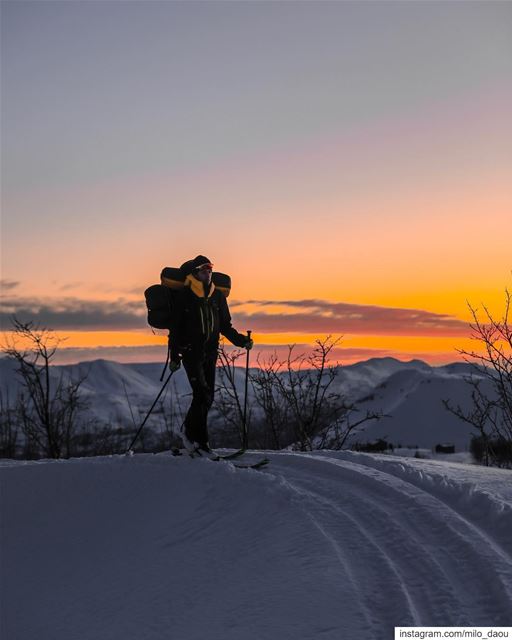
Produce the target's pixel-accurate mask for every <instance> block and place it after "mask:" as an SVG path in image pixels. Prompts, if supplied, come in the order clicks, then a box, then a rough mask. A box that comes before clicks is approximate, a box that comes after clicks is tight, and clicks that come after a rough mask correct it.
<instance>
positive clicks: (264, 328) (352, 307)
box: [231, 300, 468, 337]
mask: <svg viewBox="0 0 512 640" xmlns="http://www.w3.org/2000/svg"><path fill="white" fill-rule="evenodd" d="M242 305H243V306H245V307H247V306H250V307H255V310H254V311H253V310H252V309H251V310H250V311H243V310H241V307H242ZM231 307H232V309H233V318H234V321H235V324H236V325H238V326H242V327H244V328H245V327H250V328H251V329H252V330H253V331H255V332H260V333H289V332H297V333H315V334H322V333H324V334H336V335H337V334H344V335H345V334H365V335H389V336H392V335H396V336H430V337H432V336H437V337H440V336H465V335H467V334H468V325H467V323H466V322H464V321H462V320H459V319H458V318H455V317H453V316H450V315H447V314H441V313H433V312H431V311H425V310H422V309H401V308H396V307H379V306H375V305H360V304H350V303H346V302H329V301H326V300H249V301H246V302H235V303H233V304H232V305H231ZM271 307H274V308H279V309H280V311H279V312H277V313H272V312H271ZM283 307H284V308H288V309H289V311H286V310H283ZM238 309H240V310H238Z"/></svg>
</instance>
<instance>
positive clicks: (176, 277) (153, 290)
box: [144, 267, 231, 329]
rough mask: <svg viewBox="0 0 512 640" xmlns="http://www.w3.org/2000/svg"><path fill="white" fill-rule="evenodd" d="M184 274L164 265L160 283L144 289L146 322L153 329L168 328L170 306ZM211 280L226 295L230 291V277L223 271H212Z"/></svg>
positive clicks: (183, 286)
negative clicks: (146, 310)
mask: <svg viewBox="0 0 512 640" xmlns="http://www.w3.org/2000/svg"><path fill="white" fill-rule="evenodd" d="M185 278H186V275H185V274H184V273H183V271H182V270H181V269H176V268H174V267H164V268H163V269H162V273H161V274H160V284H154V285H152V286H151V287H148V288H147V289H146V291H144V297H145V298H146V306H147V309H148V324H149V325H150V326H152V327H154V328H155V329H170V328H171V318H172V307H173V302H174V299H175V297H176V295H177V292H179V291H182V290H183V289H184V288H185ZM212 281H213V284H214V285H215V288H216V289H220V291H221V292H222V293H223V294H224V295H225V296H226V298H227V297H228V296H229V293H230V291H231V278H230V277H229V276H228V275H226V274H225V273H219V272H217V271H214V272H213V274H212Z"/></svg>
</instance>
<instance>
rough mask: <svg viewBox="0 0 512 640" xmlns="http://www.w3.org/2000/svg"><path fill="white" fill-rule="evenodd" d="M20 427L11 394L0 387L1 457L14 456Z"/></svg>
mask: <svg viewBox="0 0 512 640" xmlns="http://www.w3.org/2000/svg"><path fill="white" fill-rule="evenodd" d="M19 435H20V433H19V428H18V423H17V420H16V415H15V410H14V408H13V407H12V405H11V403H10V402H9V394H8V393H4V392H2V390H1V389H0V458H14V457H15V455H16V449H17V444H18V441H19Z"/></svg>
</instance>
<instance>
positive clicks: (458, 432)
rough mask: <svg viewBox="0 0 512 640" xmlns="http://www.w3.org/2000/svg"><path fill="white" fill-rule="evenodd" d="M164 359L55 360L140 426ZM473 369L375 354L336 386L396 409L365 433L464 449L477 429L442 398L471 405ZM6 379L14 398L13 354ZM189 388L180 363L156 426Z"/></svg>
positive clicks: (103, 412) (1, 363)
mask: <svg viewBox="0 0 512 640" xmlns="http://www.w3.org/2000/svg"><path fill="white" fill-rule="evenodd" d="M162 365H163V363H162V364H154V363H152V364H121V363H118V362H112V361H108V360H95V361H92V362H86V363H80V364H77V365H66V366H59V367H54V368H53V375H54V377H55V379H57V377H58V376H60V375H61V373H62V374H63V375H64V376H65V377H69V378H73V379H77V378H82V377H85V376H86V379H85V381H84V383H83V386H82V389H83V392H84V394H85V395H86V397H87V398H88V399H89V400H90V407H91V412H92V413H93V415H94V416H95V417H96V418H98V419H100V420H101V421H104V422H107V423H109V424H113V425H124V426H127V425H128V426H132V425H133V423H134V422H136V423H137V424H138V423H139V422H140V419H141V416H143V415H144V414H145V412H146V410H147V409H148V408H149V407H150V406H151V404H152V402H153V400H154V398H155V397H156V396H157V394H158V392H159V390H160V388H161V386H162V382H161V381H160V375H161V373H162ZM470 373H472V369H471V367H470V366H469V365H467V364H464V363H454V364H452V365H447V366H445V367H430V366H429V365H428V364H426V363H425V362H421V361H420V360H413V361H410V362H401V361H399V360H395V359H394V358H374V359H372V360H368V361H366V362H360V363H357V364H354V365H350V366H347V367H340V368H339V369H338V375H337V378H336V379H335V382H334V384H333V387H332V389H334V390H336V391H339V392H341V393H343V394H344V395H345V396H346V397H347V398H348V399H350V400H362V402H361V403H360V408H361V410H362V411H363V412H364V411H366V410H371V411H382V412H383V413H385V414H386V415H387V416H388V417H387V418H386V419H384V420H381V421H379V422H373V423H370V424H369V425H367V426H366V428H365V432H364V434H362V435H360V436H359V435H358V436H356V439H358V440H361V441H368V440H373V439H376V438H380V437H387V438H388V439H389V441H391V442H393V443H394V444H395V445H396V444H398V443H400V444H402V445H404V446H405V445H418V446H420V447H427V448H432V447H434V446H435V445H436V444H438V443H440V442H453V443H455V445H456V448H457V450H464V449H467V447H468V445H469V441H470V437H471V435H472V433H471V430H470V429H469V427H468V426H467V425H465V424H464V423H462V422H461V421H460V420H459V419H457V418H455V417H454V416H453V415H451V414H450V413H449V412H448V411H447V410H446V409H445V408H444V406H443V404H442V399H444V398H450V399H451V400H452V401H453V402H454V403H459V404H461V405H462V406H468V403H469V401H470V389H469V387H468V385H467V383H466V381H465V379H466V378H467V377H468V375H470ZM0 381H1V386H2V388H8V389H9V395H10V397H11V398H14V397H15V395H16V390H17V388H18V384H17V382H16V376H15V374H14V370H13V365H12V363H11V362H9V361H8V360H7V359H5V358H2V359H0ZM237 383H238V386H239V390H240V393H241V394H243V386H244V370H243V369H240V370H237ZM250 393H251V391H250ZM189 394H190V387H189V385H188V382H187V379H186V376H185V372H184V371H183V369H180V370H179V371H178V372H177V373H176V374H175V375H174V376H173V379H172V381H171V384H170V385H169V386H168V387H167V389H166V390H165V393H164V395H163V397H162V400H161V403H160V404H159V406H158V407H157V408H156V410H155V412H154V414H153V416H152V418H151V420H150V422H149V423H148V429H157V428H158V425H159V424H160V422H161V420H162V418H161V411H162V408H165V409H166V410H167V411H169V410H170V407H171V403H172V402H173V403H175V404H176V405H177V404H179V403H180V402H181V405H182V406H184V407H186V406H188V403H189V401H190V399H189ZM176 399H178V402H176ZM159 412H160V414H159ZM132 413H133V417H132ZM159 421H160V422H159ZM214 421H215V412H212V414H211V422H212V424H213V423H214Z"/></svg>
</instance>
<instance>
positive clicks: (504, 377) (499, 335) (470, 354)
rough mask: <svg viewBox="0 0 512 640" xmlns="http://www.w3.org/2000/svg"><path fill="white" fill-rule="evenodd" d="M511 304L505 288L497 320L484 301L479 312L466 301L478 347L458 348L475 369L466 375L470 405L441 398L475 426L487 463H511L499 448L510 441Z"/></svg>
mask: <svg viewBox="0 0 512 640" xmlns="http://www.w3.org/2000/svg"><path fill="white" fill-rule="evenodd" d="M511 304H512V296H511V294H510V292H509V291H508V290H506V291H505V310H504V313H503V317H502V318H501V319H500V320H496V319H495V318H494V317H493V315H492V314H491V313H490V311H489V309H488V308H487V307H486V306H485V305H484V306H483V307H482V311H481V312H480V311H479V310H478V309H476V308H474V307H472V306H471V305H468V306H469V309H470V311H471V315H472V318H473V321H472V323H471V324H470V329H471V332H472V333H471V338H472V339H473V340H475V341H476V342H477V343H478V345H479V347H480V349H479V350H473V351H466V350H464V349H458V352H459V353H460V354H461V355H462V356H463V358H464V360H465V361H466V362H468V363H469V364H471V365H472V366H473V369H474V375H472V376H469V377H468V378H467V383H468V384H469V385H470V386H471V400H472V405H471V408H470V409H469V410H464V409H463V408H462V407H461V406H460V405H456V406H454V405H452V403H451V402H450V401H449V400H444V401H443V402H444V405H445V407H446V408H447V409H448V410H449V411H451V412H452V413H453V414H454V415H456V416H457V417H458V418H460V419H461V420H463V421H464V422H466V423H467V424H469V425H470V426H471V427H473V428H474V429H476V431H477V435H476V437H477V438H478V441H479V443H480V444H479V447H480V449H482V452H481V459H482V461H483V462H484V464H486V465H489V464H493V465H497V466H510V465H511V464H512V459H508V460H505V461H504V460H503V455H502V451H503V450H509V449H510V446H511V445H512V326H511V324H510V312H511ZM484 387H486V389H485V388H484ZM507 443H508V444H507ZM480 449H479V450H480Z"/></svg>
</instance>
